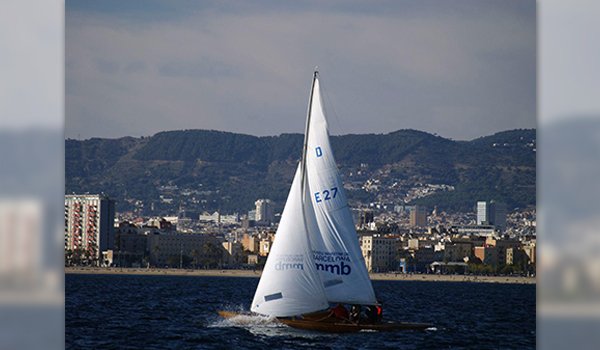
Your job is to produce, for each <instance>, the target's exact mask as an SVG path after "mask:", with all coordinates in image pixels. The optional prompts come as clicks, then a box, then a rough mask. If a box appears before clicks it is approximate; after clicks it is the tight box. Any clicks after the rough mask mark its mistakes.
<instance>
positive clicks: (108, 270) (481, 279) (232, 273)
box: [65, 267, 536, 284]
mask: <svg viewBox="0 0 600 350" xmlns="http://www.w3.org/2000/svg"><path fill="white" fill-rule="evenodd" d="M261 272H262V271H260V270H192V269H158V268H149V269H146V268H115V267H65V273H66V274H98V275H155V276H207V277H254V278H258V277H260V275H261ZM369 276H370V277H371V279H372V280H385V281H424V282H477V283H513V284H535V283H536V279H535V277H522V276H473V275H437V274H403V273H371V274H369Z"/></svg>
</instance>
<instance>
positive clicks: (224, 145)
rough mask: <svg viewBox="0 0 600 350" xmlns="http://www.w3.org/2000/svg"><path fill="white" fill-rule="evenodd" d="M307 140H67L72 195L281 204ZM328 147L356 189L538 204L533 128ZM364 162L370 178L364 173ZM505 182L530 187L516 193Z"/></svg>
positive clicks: (197, 132)
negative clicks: (432, 188) (429, 187)
mask: <svg viewBox="0 0 600 350" xmlns="http://www.w3.org/2000/svg"><path fill="white" fill-rule="evenodd" d="M302 140H303V135H301V134H293V133H292V134H280V135H278V136H253V135H245V134H237V133H232V132H225V131H216V130H201V129H189V130H172V131H164V132H159V133H157V134H155V135H153V136H150V137H139V138H136V137H130V136H128V137H122V138H117V139H102V138H92V139H87V140H73V139H67V140H65V166H66V169H65V177H66V179H65V180H66V181H65V183H66V192H67V193H71V192H105V193H107V194H109V195H111V196H113V197H115V198H116V199H117V201H118V204H117V206H118V209H120V210H133V209H134V207H133V205H132V204H131V203H130V202H131V199H136V200H141V201H142V202H143V203H144V204H145V206H144V210H146V211H149V209H148V208H146V206H147V205H148V204H149V203H152V204H151V205H152V206H154V207H155V208H154V211H151V210H150V212H157V213H162V212H167V211H169V210H171V211H172V210H173V206H174V205H175V204H173V202H172V203H165V197H167V196H168V197H169V198H171V197H174V198H172V199H173V201H174V202H177V203H178V204H179V206H183V207H185V208H189V207H194V209H193V210H196V211H201V210H216V209H220V210H223V211H229V212H232V211H240V212H242V211H245V210H248V209H249V208H251V207H252V206H253V202H254V200H255V199H257V198H263V197H266V198H271V199H274V200H275V201H276V202H277V203H278V204H279V205H280V206H282V205H283V202H284V201H285V197H286V196H287V191H288V190H289V183H290V181H291V178H292V176H293V170H294V169H295V164H297V161H298V160H299V158H300V150H301V146H302ZM331 143H332V147H333V150H334V154H335V156H336V161H337V163H338V166H339V168H340V171H341V173H342V176H343V177H344V180H345V182H348V183H355V185H356V186H358V184H360V182H361V181H366V180H368V178H373V179H375V178H377V179H379V181H380V182H382V184H383V185H382V187H383V186H387V183H388V182H390V183H392V182H394V180H398V181H400V182H401V183H403V184H405V185H406V186H409V185H411V181H412V182H413V183H414V184H418V183H421V182H428V183H434V184H435V183H438V184H446V185H450V186H454V187H455V188H456V190H455V191H453V192H446V193H440V194H434V195H432V196H427V197H426V198H422V199H418V200H415V201H412V202H414V203H420V204H425V205H438V206H440V207H442V208H446V209H448V210H466V209H468V208H469V206H472V204H473V203H472V202H473V201H475V200H478V199H497V200H502V201H505V202H507V204H509V207H515V206H526V205H533V204H535V166H536V163H535V143H536V130H535V129H515V130H506V131H502V132H498V133H495V134H492V135H487V136H482V137H479V138H476V139H473V140H471V141H455V140H451V139H446V138H443V137H441V136H438V135H432V134H429V133H427V132H423V131H419V130H414V129H402V130H396V131H393V132H390V133H387V134H348V135H340V136H331ZM365 165H366V168H364V167H365ZM360 167H363V168H364V169H363V174H364V173H368V176H367V177H365V176H358V175H357V173H358V172H357V169H358V168H360ZM396 182H397V181H396ZM169 184H171V185H169ZM200 184H201V185H200ZM161 186H162V187H161ZM165 186H177V188H179V189H184V188H185V189H188V190H189V191H192V193H195V192H194V191H196V192H202V193H204V194H201V195H193V196H192V197H193V198H195V200H199V203H192V202H193V201H192V202H190V201H191V199H190V198H189V197H190V196H189V195H188V196H182V195H178V194H171V193H168V192H165V191H164V190H162V189H161V188H164V187H165ZM390 186H391V185H390ZM507 186H509V187H511V186H518V187H516V188H520V189H522V188H529V189H528V190H526V191H525V192H526V193H518V192H519V191H517V190H513V189H511V188H509V187H507ZM519 186H520V187H519ZM523 186H525V187H523ZM530 188H533V190H531V189H530ZM348 192H349V198H350V199H351V200H352V201H356V202H357V203H358V201H360V202H364V201H365V200H367V201H370V200H389V201H392V202H401V200H402V197H401V195H402V193H400V192H394V195H391V194H390V193H383V192H385V191H383V192H381V191H380V192H381V193H377V192H368V191H366V190H360V189H356V190H348ZM521 192H523V191H521ZM161 196H162V197H161ZM487 197H493V198H487ZM199 198H201V199H199ZM228 198H229V199H228ZM436 201H438V202H439V203H437V204H436ZM414 203H413V204H414ZM354 204H356V203H354ZM175 207H177V206H175ZM138 209H139V208H138Z"/></svg>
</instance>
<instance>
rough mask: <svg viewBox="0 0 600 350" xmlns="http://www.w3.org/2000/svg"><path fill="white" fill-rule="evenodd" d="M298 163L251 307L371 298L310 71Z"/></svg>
mask: <svg viewBox="0 0 600 350" xmlns="http://www.w3.org/2000/svg"><path fill="white" fill-rule="evenodd" d="M302 158H303V159H302V162H301V163H300V164H299V165H298V169H297V170H296V174H295V176H294V180H293V182H292V187H291V189H290V193H289V195H288V199H287V201H286V204H285V208H284V210H283V214H282V216H281V221H280V223H279V227H278V229H277V233H276V235H275V241H274V242H273V247H272V248H271V251H270V253H269V257H268V259H267V262H266V264H265V268H264V270H263V274H262V277H261V279H260V282H259V283H258V287H257V289H256V293H255V294H254V300H253V301H252V307H251V310H252V311H253V312H256V313H259V314H263V315H269V316H277V317H286V316H295V315H300V314H304V313H309V312H314V311H319V310H323V309H326V308H327V307H328V305H329V302H332V303H333V302H336V303H349V304H363V305H366V304H376V303H377V300H376V298H375V293H374V291H373V286H372V285H371V280H370V279H369V274H368V273H367V269H366V266H365V263H364V259H363V257H362V253H361V251H360V247H359V246H358V238H357V234H356V231H355V229H354V223H353V221H352V215H351V213H350V209H349V208H348V202H347V199H346V194H345V192H344V187H343V184H342V180H341V178H340V175H339V173H338V170H337V165H336V163H335V159H334V157H333V153H332V151H331V144H330V143H329V134H328V131H327V121H326V119H325V114H324V112H323V107H322V101H321V92H320V87H319V80H318V77H317V73H316V72H315V75H314V80H313V86H312V91H311V99H310V103H309V113H308V119H307V126H306V134H305V148H304V151H303V157H302Z"/></svg>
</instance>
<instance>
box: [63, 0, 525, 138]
mask: <svg viewBox="0 0 600 350" xmlns="http://www.w3.org/2000/svg"><path fill="white" fill-rule="evenodd" d="M65 22H66V27H65V28H66V35H65V46H66V50H65V51H66V54H65V60H66V65H65V74H66V80H65V83H66V96H65V98H66V99H65V101H66V105H65V107H66V137H72V138H89V137H120V136H126V135H132V136H141V135H152V134H154V133H156V132H159V131H163V130H175V129H217V130H225V131H232V132H241V133H247V134H253V135H277V134H280V133H284V132H296V133H301V132H302V131H303V125H304V118H305V113H306V104H307V99H308V89H309V86H310V79H311V72H312V69H313V68H314V66H315V65H318V66H319V68H320V71H321V76H322V84H323V86H324V88H325V97H326V100H325V107H326V109H327V112H328V117H329V121H330V131H331V133H332V134H347V133H382V132H389V131H393V130H398V129H405V128H413V129H419V130H423V131H427V132H431V133H438V134H440V135H442V136H445V137H450V138H455V139H472V138H475V137H478V136H482V135H487V134H491V133H494V132H497V131H501V130H506V129H514V128H532V127H535V126H536V116H535V113H536V109H535V108H536V98H535V84H536V19H535V2H534V1H526V0H491V1H479V0H468V1H467V0H435V1H433V0H420V1H378V2H365V1H329V2H327V3H326V4H323V2H321V1H294V2H281V1H255V2H252V3H249V2H243V1H202V2H200V1H168V2H167V1H126V2H122V1H102V2H98V1H81V0H78V1H67V2H66V15H65Z"/></svg>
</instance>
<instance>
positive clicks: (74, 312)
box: [65, 275, 536, 350]
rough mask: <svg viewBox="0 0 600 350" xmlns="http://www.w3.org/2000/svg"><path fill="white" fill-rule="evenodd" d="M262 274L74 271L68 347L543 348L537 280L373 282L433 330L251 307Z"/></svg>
mask: <svg viewBox="0 0 600 350" xmlns="http://www.w3.org/2000/svg"><path fill="white" fill-rule="evenodd" d="M257 284H258V279H257V278H234V277H200V276H198V277H196V276H194V277H191V276H127V275H121V276H119V275H67V276H66V281H65V295H66V297H65V308H66V310H65V312H66V321H65V322H66V324H65V326H66V327H65V328H66V335H65V337H66V345H67V348H68V349H81V348H89V349H261V350H269V349H300V348H307V347H309V348H322V349H386V348H388V349H463V348H465V349H466V348H469V349H527V348H534V347H535V327H536V323H535V285H511V284H486V283H456V282H411V281H374V282H373V285H374V287H375V290H376V291H377V294H378V297H379V299H380V300H382V301H383V303H384V315H385V318H386V319H394V320H398V321H412V322H429V323H433V324H434V325H435V327H434V328H433V329H431V330H428V331H425V332H419V331H402V332H395V333H379V332H361V333H356V334H345V335H336V334H323V333H316V332H308V331H302V330H296V329H292V328H289V327H286V326H283V325H281V324H279V323H277V322H276V321H274V320H272V319H269V318H267V317H239V318H236V319H233V320H223V319H221V318H220V317H219V316H218V315H217V314H216V312H217V310H222V309H227V310H248V308H249V306H250V302H251V300H252V297H253V295H254V290H255V288H256V285H257Z"/></svg>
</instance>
